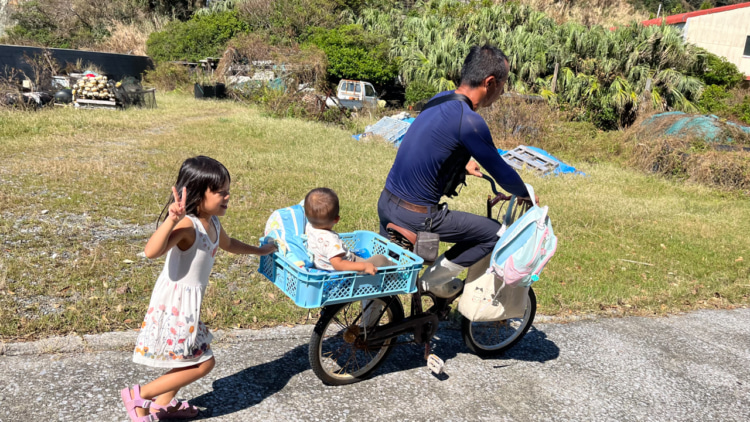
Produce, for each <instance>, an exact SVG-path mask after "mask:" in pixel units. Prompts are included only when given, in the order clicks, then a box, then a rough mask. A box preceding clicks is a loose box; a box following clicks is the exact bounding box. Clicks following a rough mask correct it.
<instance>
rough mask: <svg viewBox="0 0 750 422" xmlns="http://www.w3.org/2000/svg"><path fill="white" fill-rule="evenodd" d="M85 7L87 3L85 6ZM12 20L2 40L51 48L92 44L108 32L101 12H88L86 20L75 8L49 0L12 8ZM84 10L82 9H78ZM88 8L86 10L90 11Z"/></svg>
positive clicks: (24, 3)
mask: <svg viewBox="0 0 750 422" xmlns="http://www.w3.org/2000/svg"><path fill="white" fill-rule="evenodd" d="M82 7H83V8H84V9H85V7H86V5H84V6H82ZM12 10H13V12H12V13H11V16H10V17H11V20H12V21H14V22H15V25H14V26H12V27H10V28H8V30H7V31H6V36H5V37H4V40H3V41H2V42H3V43H12V44H23V45H39V46H44V47H52V48H79V47H86V46H90V45H92V44H94V43H96V42H98V41H100V40H102V39H103V38H104V37H106V36H108V35H109V32H107V29H106V25H105V23H104V20H103V19H102V16H87V18H88V20H86V21H84V20H83V19H82V18H81V17H79V16H78V15H76V13H75V12H73V10H72V8H70V9H66V8H62V9H61V8H60V7H59V4H57V3H56V2H53V1H49V0H32V1H26V2H22V3H20V4H18V5H17V6H15V8H14V9H12ZM77 11H78V12H81V11H80V10H77ZM87 12H90V10H89V9H85V10H84V14H85V15H89V14H90V13H87Z"/></svg>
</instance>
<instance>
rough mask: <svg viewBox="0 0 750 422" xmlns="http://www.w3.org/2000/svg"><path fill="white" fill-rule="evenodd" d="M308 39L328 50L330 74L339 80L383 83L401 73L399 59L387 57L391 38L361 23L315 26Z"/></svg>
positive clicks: (325, 50) (326, 51)
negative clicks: (372, 30) (369, 31)
mask: <svg viewBox="0 0 750 422" xmlns="http://www.w3.org/2000/svg"><path fill="white" fill-rule="evenodd" d="M309 42H310V43H312V44H315V45H317V46H318V47H319V48H320V49H321V50H323V51H324V52H325V53H326V57H327V58H328V74H329V75H330V76H333V77H335V78H337V79H341V78H346V79H361V80H367V81H370V82H372V83H374V84H376V85H380V84H385V83H388V82H390V81H392V80H393V79H394V78H395V77H396V75H397V73H398V63H399V62H398V60H391V59H389V58H388V49H389V43H388V41H385V40H383V38H382V37H381V36H379V35H377V34H374V33H368V32H365V31H364V30H363V29H362V27H361V26H360V25H344V26H340V27H338V28H335V29H330V30H328V29H323V28H315V29H314V30H313V32H312V35H311V36H310V38H309Z"/></svg>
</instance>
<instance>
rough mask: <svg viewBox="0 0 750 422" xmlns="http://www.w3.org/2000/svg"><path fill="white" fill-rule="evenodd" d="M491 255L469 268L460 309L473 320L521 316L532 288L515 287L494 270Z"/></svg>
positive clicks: (494, 319) (462, 313)
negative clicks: (489, 270)
mask: <svg viewBox="0 0 750 422" xmlns="http://www.w3.org/2000/svg"><path fill="white" fill-rule="evenodd" d="M490 259H491V254H489V255H487V256H486V257H484V258H483V259H482V260H480V261H479V262H477V263H476V264H474V265H472V266H471V267H469V274H468V275H467V276H466V284H465V285H464V292H463V294H462V295H461V299H460V300H459V302H458V311H459V312H461V315H463V316H465V317H466V318H467V319H468V320H469V321H500V320H503V319H508V318H521V317H523V315H524V313H525V312H526V306H527V304H528V300H529V288H528V287H511V286H507V285H505V284H504V283H503V281H502V280H501V279H500V278H498V277H496V276H495V275H494V274H492V273H491V272H488V271H487V268H488V267H489V265H490Z"/></svg>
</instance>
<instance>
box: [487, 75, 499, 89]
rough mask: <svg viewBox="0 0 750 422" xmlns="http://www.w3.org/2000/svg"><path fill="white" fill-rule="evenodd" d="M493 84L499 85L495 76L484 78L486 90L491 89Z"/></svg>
mask: <svg viewBox="0 0 750 422" xmlns="http://www.w3.org/2000/svg"><path fill="white" fill-rule="evenodd" d="M492 82H494V83H495V84H497V79H495V77H494V76H493V75H490V76H488V77H486V78H484V87H485V88H489V87H490V83H492Z"/></svg>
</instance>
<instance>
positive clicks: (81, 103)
mask: <svg viewBox="0 0 750 422" xmlns="http://www.w3.org/2000/svg"><path fill="white" fill-rule="evenodd" d="M75 103H76V107H78V108H90V109H100V110H101V109H104V110H117V102H116V101H105V100H85V99H82V98H80V99H79V98H76V101H75Z"/></svg>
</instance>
